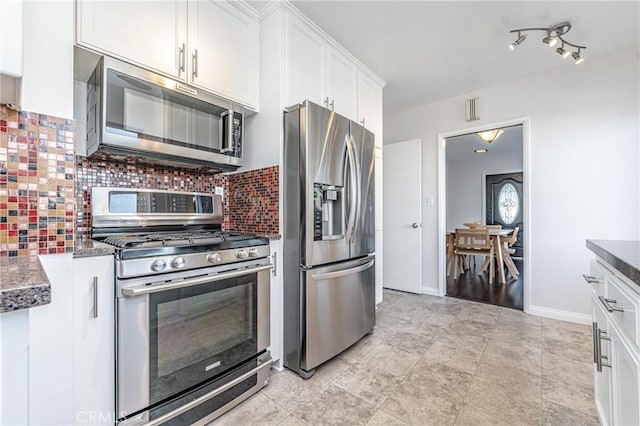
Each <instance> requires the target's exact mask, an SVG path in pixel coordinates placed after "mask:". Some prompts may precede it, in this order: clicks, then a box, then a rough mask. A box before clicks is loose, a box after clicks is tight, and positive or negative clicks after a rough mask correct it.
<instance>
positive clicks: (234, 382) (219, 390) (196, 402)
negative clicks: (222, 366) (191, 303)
mask: <svg viewBox="0 0 640 426" xmlns="http://www.w3.org/2000/svg"><path fill="white" fill-rule="evenodd" d="M269 366H271V359H269V360H268V361H265V362H264V363H262V364H260V365H258V366H257V367H256V368H254V369H253V370H251V371H247V372H246V373H244V374H243V375H242V376H240V377H237V378H235V379H233V380H232V381H230V382H229V383H226V384H224V385H222V386H220V387H219V388H217V389H214V390H212V391H211V392H208V393H205V394H204V395H202V396H200V397H198V398H196V399H194V400H193V401H189V402H188V403H186V404H184V405H183V406H182V407H180V408H177V409H175V410H173V411H170V412H168V413H167V414H165V415H163V416H160V417H158V418H157V419H154V420H151V421H150V422H149V423H145V424H144V426H157V425H161V424H163V423H165V422H167V421H169V420H171V419H173V418H175V417H178V416H179V415H180V414H182V413H186V412H187V411H189V410H191V409H192V408H194V407H197V406H198V405H200V404H202V403H203V402H205V401H208V400H210V399H211V398H213V397H215V396H217V395H220V394H221V393H222V392H224V391H226V390H227V389H230V388H232V387H234V386H235V385H237V384H238V383H241V382H243V381H244V380H246V379H248V378H249V377H251V376H253V375H254V374H256V373H257V372H258V371H260V370H262V369H263V368H267V367H269Z"/></svg>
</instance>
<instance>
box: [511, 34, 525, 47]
mask: <svg viewBox="0 0 640 426" xmlns="http://www.w3.org/2000/svg"><path fill="white" fill-rule="evenodd" d="M525 38H527V35H526V34H523V35H520V33H519V32H518V38H517V39H516V41H514V42H513V43H511V44H510V45H509V49H511V50H516V47H518V46H519V45H520V44H521V43H522V42H523V41H524V39H525Z"/></svg>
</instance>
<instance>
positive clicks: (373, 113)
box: [358, 71, 382, 148]
mask: <svg viewBox="0 0 640 426" xmlns="http://www.w3.org/2000/svg"><path fill="white" fill-rule="evenodd" d="M362 120H364V127H366V128H367V129H369V130H371V131H372V132H373V133H374V134H375V135H376V139H375V143H376V146H377V147H380V148H382V87H380V86H379V85H378V83H376V82H375V81H374V80H373V79H372V78H371V77H369V76H368V75H367V74H365V73H364V72H362V71H359V72H358V122H360V123H362Z"/></svg>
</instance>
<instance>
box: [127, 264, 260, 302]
mask: <svg viewBox="0 0 640 426" xmlns="http://www.w3.org/2000/svg"><path fill="white" fill-rule="evenodd" d="M271 268H273V265H265V266H258V267H255V268H246V269H240V270H236V271H232V272H223V273H221V274H218V275H205V276H203V277H197V278H188V279H185V280H182V281H174V282H168V283H164V284H156V285H141V286H138V287H131V288H123V289H122V294H123V295H124V296H126V297H136V296H141V295H143V294H149V293H157V292H159V291H167V290H174V289H176V288H183V287H191V286H194V285H198V284H204V283H208V282H213V281H220V280H226V279H228V278H235V277H239V276H242V275H247V274H253V273H256V272H261V271H267V270H269V269H271Z"/></svg>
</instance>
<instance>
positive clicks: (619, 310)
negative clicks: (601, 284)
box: [598, 296, 624, 312]
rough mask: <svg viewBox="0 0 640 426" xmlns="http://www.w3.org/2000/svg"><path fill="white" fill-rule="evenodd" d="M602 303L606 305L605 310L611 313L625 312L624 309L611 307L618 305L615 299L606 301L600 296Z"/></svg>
mask: <svg viewBox="0 0 640 426" xmlns="http://www.w3.org/2000/svg"><path fill="white" fill-rule="evenodd" d="M598 299H600V302H602V304H603V305H604V308H605V309H606V310H607V311H609V312H614V311H615V312H624V309H623V308H618V307H617V306H611V305H610V303H612V304H614V305H615V304H616V303H618V302H617V301H616V300H615V299H606V298H605V297H604V296H598Z"/></svg>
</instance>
